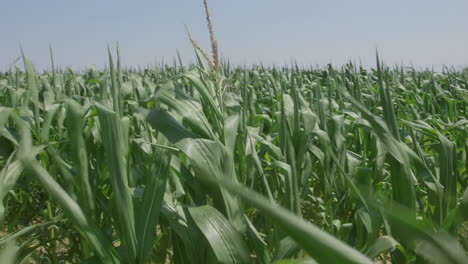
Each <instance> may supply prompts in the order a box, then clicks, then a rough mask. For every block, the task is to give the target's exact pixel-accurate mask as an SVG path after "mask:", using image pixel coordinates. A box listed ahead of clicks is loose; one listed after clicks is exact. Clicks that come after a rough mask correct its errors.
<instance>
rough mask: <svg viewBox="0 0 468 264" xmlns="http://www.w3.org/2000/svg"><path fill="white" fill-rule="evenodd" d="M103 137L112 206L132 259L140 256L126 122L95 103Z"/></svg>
mask: <svg viewBox="0 0 468 264" xmlns="http://www.w3.org/2000/svg"><path fill="white" fill-rule="evenodd" d="M96 108H97V110H98V115H99V121H100V125H101V136H102V140H103V143H104V149H105V151H106V156H107V160H108V162H109V169H110V174H111V175H110V182H111V186H112V190H113V192H114V194H113V196H112V200H113V206H114V207H115V209H116V210H117V216H118V220H119V221H118V225H119V229H120V232H121V234H122V238H123V246H124V247H125V248H126V249H128V253H129V258H130V261H136V259H137V251H138V245H137V239H136V231H135V218H134V214H133V212H134V207H133V200H132V195H131V191H130V189H129V186H128V174H127V158H126V155H127V153H126V152H127V151H128V149H127V142H126V140H127V135H125V134H124V128H123V123H122V121H121V120H120V118H119V117H118V114H117V113H116V112H113V111H111V110H109V109H107V108H106V107H105V106H103V105H101V104H98V103H96Z"/></svg>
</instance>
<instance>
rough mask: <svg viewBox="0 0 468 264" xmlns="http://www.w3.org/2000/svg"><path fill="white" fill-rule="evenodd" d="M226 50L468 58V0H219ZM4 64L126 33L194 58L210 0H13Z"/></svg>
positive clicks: (144, 54)
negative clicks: (205, 3)
mask: <svg viewBox="0 0 468 264" xmlns="http://www.w3.org/2000/svg"><path fill="white" fill-rule="evenodd" d="M210 5H211V11H212V14H213V19H214V23H215V30H216V32H217V35H218V40H219V44H220V48H221V51H222V53H223V55H224V56H225V57H228V58H230V60H231V61H232V62H234V63H237V64H244V63H247V64H253V63H254V64H255V63H259V62H263V63H264V64H279V65H282V64H287V63H289V62H290V61H291V59H292V58H294V59H296V60H297V62H299V63H301V64H304V65H325V64H327V63H329V62H333V63H334V64H337V65H341V64H343V63H345V62H346V61H349V60H355V61H362V63H363V64H364V65H366V66H373V65H374V61H375V50H376V49H378V50H379V52H380V54H381V56H382V57H383V59H384V60H385V62H386V63H388V64H392V63H400V62H403V63H404V64H405V65H410V64H413V65H416V66H435V67H440V65H452V66H456V67H459V66H467V65H468V13H467V12H468V1H467V0H393V1H388V0H386V1H384V0H353V1H351V0H341V1H338V0H320V1H319V0H210ZM0 25H2V26H1V30H0V35H1V38H0V43H1V46H0V69H8V68H9V67H10V66H11V65H12V63H13V62H14V60H15V58H17V57H18V56H19V55H20V51H19V42H21V44H22V46H23V49H24V51H25V54H26V55H27V56H28V57H29V58H30V59H31V60H32V61H33V63H34V64H35V65H36V66H37V67H38V68H47V67H50V62H49V44H50V45H52V47H53V50H54V56H55V60H56V64H57V65H60V66H61V67H66V66H71V67H73V68H75V69H83V68H84V67H86V66H89V65H97V66H98V67H102V66H103V65H105V64H106V62H107V44H108V43H109V44H110V45H111V47H114V46H115V42H116V41H119V43H120V48H121V53H122V59H123V63H124V64H126V65H132V66H145V65H151V64H154V63H155V62H158V63H160V62H161V61H162V59H163V58H164V59H165V61H169V62H172V61H173V58H174V57H176V49H179V50H180V52H181V55H182V57H183V59H184V61H185V62H190V61H193V59H194V53H193V51H192V48H191V46H190V43H189V41H188V39H187V36H186V33H185V28H184V25H187V26H188V27H189V29H190V31H191V33H192V35H193V36H195V38H196V39H197V40H198V41H199V42H200V43H201V44H202V46H204V47H206V48H208V47H209V46H208V34H207V29H206V25H205V20H204V11H203V5H202V0H165V1H163V0H135V1H129V0H127V1H123V0H112V1H111V0H80V1H78V0H75V1H72V0H29V1H26V0H8V1H3V3H2V4H1V8H0Z"/></svg>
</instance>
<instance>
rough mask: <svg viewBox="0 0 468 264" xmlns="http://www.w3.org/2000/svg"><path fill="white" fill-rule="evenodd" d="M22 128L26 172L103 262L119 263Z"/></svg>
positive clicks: (103, 237) (21, 148) (109, 244)
mask: <svg viewBox="0 0 468 264" xmlns="http://www.w3.org/2000/svg"><path fill="white" fill-rule="evenodd" d="M17 122H19V124H21V121H19V120H18V121H17ZM21 126H22V140H21V146H20V152H19V154H18V155H19V158H20V160H21V164H22V165H23V166H24V168H25V170H27V171H28V172H30V173H32V174H33V175H35V177H36V179H37V180H38V181H39V182H40V183H41V185H42V186H43V187H44V188H45V189H46V190H47V192H48V193H49V195H50V196H51V197H52V199H54V200H55V201H56V202H57V204H58V205H59V206H60V208H61V209H62V210H63V211H64V212H65V214H66V215H67V216H68V217H69V218H70V219H71V220H72V221H73V223H74V224H75V225H76V226H77V228H78V229H79V230H80V231H81V232H82V233H83V235H84V236H85V237H86V239H87V240H88V241H89V242H90V243H91V244H92V245H93V247H94V250H95V251H96V253H97V255H98V256H99V258H100V259H101V261H102V262H104V263H119V260H118V257H117V253H116V252H115V250H114V247H113V246H112V244H111V242H110V241H109V240H108V239H107V238H106V237H105V236H104V234H103V233H102V232H101V231H100V230H99V229H98V227H97V226H95V225H94V224H93V223H91V222H90V221H89V218H88V217H87V216H86V215H85V213H84V212H83V210H82V209H81V208H80V206H79V205H78V203H76V202H75V201H74V200H73V199H72V198H71V197H70V196H69V195H68V193H67V192H66V191H65V190H64V189H63V188H62V187H61V186H60V185H59V184H58V183H57V182H56V181H55V180H54V179H53V178H52V177H51V176H50V174H49V173H48V172H47V171H46V170H45V169H44V168H43V167H41V166H40V165H39V163H38V162H37V161H36V160H35V157H34V154H33V153H34V151H33V150H32V141H31V135H30V132H29V130H28V129H27V128H26V126H25V125H21Z"/></svg>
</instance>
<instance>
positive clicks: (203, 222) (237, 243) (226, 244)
mask: <svg viewBox="0 0 468 264" xmlns="http://www.w3.org/2000/svg"><path fill="white" fill-rule="evenodd" d="M189 212H190V215H191V216H192V218H193V220H194V221H195V223H196V224H197V226H198V228H200V230H201V232H202V233H203V234H204V235H205V237H206V239H207V240H208V243H209V244H210V245H211V248H212V249H213V251H214V254H215V255H216V257H217V259H218V262H219V263H250V262H251V260H250V256H249V251H248V249H247V246H246V245H245V243H244V241H243V240H242V237H241V236H240V234H239V233H237V231H236V230H235V229H234V227H232V226H231V224H230V223H229V221H228V220H227V219H226V218H225V217H224V216H223V215H222V214H221V213H220V212H219V211H218V210H216V209H215V208H213V207H211V206H209V205H204V206H200V207H191V208H189Z"/></svg>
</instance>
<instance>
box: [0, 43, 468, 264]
mask: <svg viewBox="0 0 468 264" xmlns="http://www.w3.org/2000/svg"><path fill="white" fill-rule="evenodd" d="M196 53H197V56H198V64H196V65H190V66H183V65H182V64H181V63H179V62H177V63H175V64H174V65H162V66H160V67H154V68H146V69H131V68H125V69H124V68H123V67H122V66H121V65H122V62H121V61H120V56H119V55H118V54H117V55H112V54H111V53H109V63H108V67H107V68H106V69H104V70H99V71H98V70H96V69H88V70H85V71H82V72H74V71H72V70H70V69H66V70H62V69H58V68H56V67H55V66H54V65H53V60H52V70H49V71H46V72H43V73H39V72H37V71H36V70H35V69H34V67H33V64H32V63H31V62H30V61H29V60H28V59H27V58H26V57H25V56H24V55H23V58H22V60H23V62H24V68H23V67H21V68H20V67H16V69H15V70H10V71H7V72H4V73H1V74H0V199H1V200H0V232H1V233H0V263H179V264H185V263H189V264H202V263H203V264H204V263H278V264H279V263H282V264H286V263H359V264H362V263H459V264H462V263H467V261H468V258H467V250H468V188H467V185H468V171H467V167H468V138H467V135H468V127H467V124H468V120H467V119H466V117H467V116H468V113H467V111H468V71H466V70H465V71H462V70H452V69H448V68H446V69H444V70H443V71H442V72H434V71H429V70H424V71H418V70H415V69H413V68H401V67H388V66H385V65H384V64H383V63H381V62H379V59H378V58H377V66H376V68H375V69H371V70H369V69H365V68H363V67H361V66H359V65H355V64H352V63H350V64H347V65H344V66H342V67H339V68H335V67H332V66H331V65H330V66H329V67H324V68H304V67H299V66H296V65H292V66H291V67H252V68H242V67H233V66H231V65H229V64H228V63H225V64H220V65H218V66H217V67H219V68H218V69H217V70H216V71H214V70H212V69H210V68H209V67H205V65H204V62H203V56H202V55H200V54H198V52H196ZM114 59H115V60H114Z"/></svg>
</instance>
